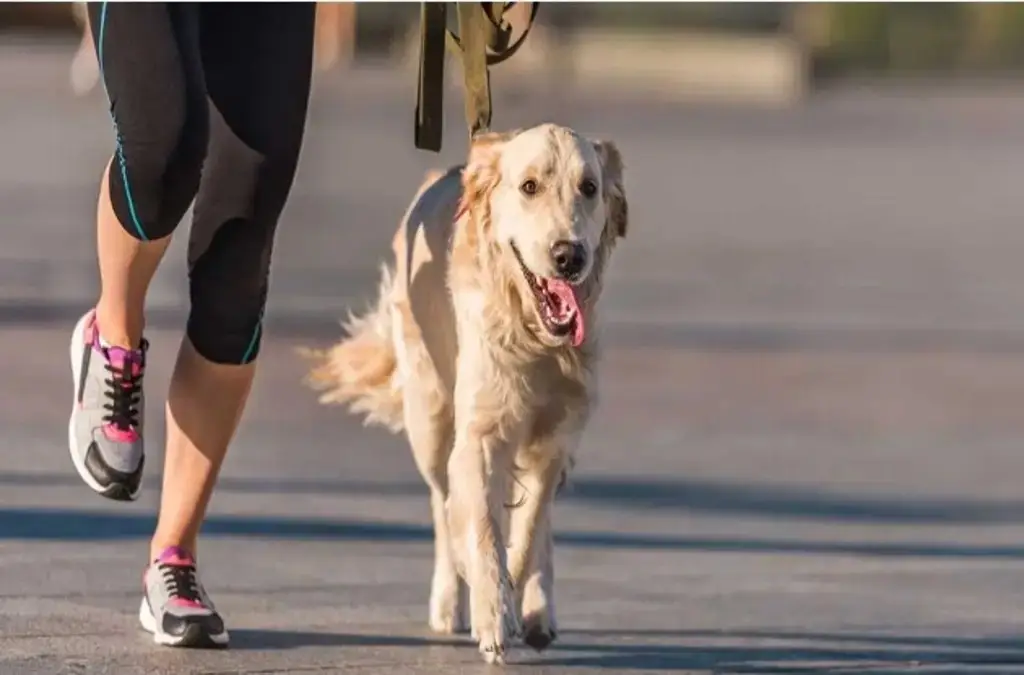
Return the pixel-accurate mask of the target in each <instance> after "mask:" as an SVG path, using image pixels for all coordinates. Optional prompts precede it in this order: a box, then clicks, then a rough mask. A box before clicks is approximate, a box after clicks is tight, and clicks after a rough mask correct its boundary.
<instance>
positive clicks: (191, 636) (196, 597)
mask: <svg viewBox="0 0 1024 675" xmlns="http://www.w3.org/2000/svg"><path fill="white" fill-rule="evenodd" d="M143 583H144V585H145V591H144V594H143V597H142V605H141V606H140V607H139V622H140V623H141V624H142V628H143V629H144V630H146V631H147V632H148V633H151V634H152V635H153V641H154V642H156V643H157V644H159V645H166V646H168V647H193V648H207V649H210V648H220V647H227V645H228V631H227V629H226V628H225V627H224V619H222V618H221V616H220V614H218V613H217V609H216V608H215V607H214V606H213V603H212V602H210V597H209V596H208V595H207V594H206V589H205V588H203V584H202V582H200V581H199V574H198V572H196V561H195V559H194V558H193V557H192V556H191V555H189V553H188V552H187V551H185V550H183V549H181V548H178V547H176V546H172V547H170V548H168V549H166V550H165V551H164V552H163V553H161V554H160V556H159V557H158V558H157V559H156V560H154V561H153V564H152V565H150V566H149V569H147V570H146V574H145V576H144V577H143Z"/></svg>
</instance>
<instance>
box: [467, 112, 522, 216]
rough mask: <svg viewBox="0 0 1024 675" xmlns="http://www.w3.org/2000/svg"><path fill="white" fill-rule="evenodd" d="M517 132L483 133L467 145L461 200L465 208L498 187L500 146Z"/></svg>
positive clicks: (499, 178)
mask: <svg viewBox="0 0 1024 675" xmlns="http://www.w3.org/2000/svg"><path fill="white" fill-rule="evenodd" d="M516 133H518V132H515V131H513V132H508V133H494V132H490V133H483V134H478V135H476V136H474V137H473V139H472V140H471V141H470V144H469V160H468V161H467V162H466V169H465V170H464V171H463V172H462V186H463V193H462V194H463V197H462V198H463V200H465V204H466V205H467V206H471V205H472V204H476V203H478V202H479V201H480V200H481V199H486V198H487V196H488V195H489V194H490V193H491V191H492V190H494V188H495V187H497V186H498V181H499V180H501V172H500V171H499V169H498V157H500V156H501V149H502V146H504V145H505V143H507V142H508V141H509V140H510V139H511V138H512V137H513V136H515V135H516Z"/></svg>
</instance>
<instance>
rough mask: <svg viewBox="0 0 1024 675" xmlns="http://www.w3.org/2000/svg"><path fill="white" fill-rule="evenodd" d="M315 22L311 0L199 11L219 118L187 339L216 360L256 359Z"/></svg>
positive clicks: (195, 256) (192, 247)
mask: <svg viewBox="0 0 1024 675" xmlns="http://www.w3.org/2000/svg"><path fill="white" fill-rule="evenodd" d="M314 21H315V5H314V4H312V3H251V4H250V3H210V4H208V5H203V6H202V8H201V15H200V29H199V34H200V44H201V48H202V61H203V69H204V75H205V81H206V88H207V92H208V93H209V97H210V101H211V103H212V104H213V113H212V117H211V135H210V145H209V151H208V155H207V159H206V164H205V166H204V170H203V178H202V182H201V184H200V187H199V194H198V196H197V198H196V205H195V212H194V220H193V224H192V235H191V237H190V242H189V267H190V283H191V299H192V309H191V313H190V317H189V327H188V335H189V339H190V340H191V341H192V343H193V345H194V346H195V347H196V350H197V351H198V352H199V353H200V354H201V355H202V356H204V357H205V358H207V359H209V360H211V361H214V362H217V363H247V362H249V361H252V360H253V359H254V358H255V357H256V355H257V353H258V349H259V343H260V333H261V326H262V318H263V310H264V306H265V303H266V295H267V290H268V279H269V269H270V260H271V255H272V251H273V243H274V234H275V229H276V227H277V221H278V218H279V217H280V215H281V211H282V209H283V208H284V205H285V202H286V201H287V198H288V194H289V192H290V190H291V186H292V182H293V180H294V176H295V170H296V167H297V165H298V159H299V151H300V149H301V147H302V140H303V135H304V132H305V124H306V111H307V107H308V102H309V92H310V83H311V74H312V60H313V35H314Z"/></svg>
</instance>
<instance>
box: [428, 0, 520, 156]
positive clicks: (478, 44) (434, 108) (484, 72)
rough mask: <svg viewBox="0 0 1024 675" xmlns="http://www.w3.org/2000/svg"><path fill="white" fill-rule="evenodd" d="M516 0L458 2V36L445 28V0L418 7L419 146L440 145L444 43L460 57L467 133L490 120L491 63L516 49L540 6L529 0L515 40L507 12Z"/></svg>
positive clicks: (485, 126) (473, 132) (475, 131)
mask: <svg viewBox="0 0 1024 675" xmlns="http://www.w3.org/2000/svg"><path fill="white" fill-rule="evenodd" d="M516 4H518V3H515V2H481V3H475V2H460V3H458V4H457V6H456V11H457V16H458V21H459V36H456V35H454V34H453V33H452V32H451V31H449V30H448V28H447V20H448V15H447V7H446V3H443V2H441V3H433V2H424V3H422V5H421V9H420V21H421V26H420V64H419V81H418V86H417V93H416V120H415V132H414V135H415V141H416V147H417V148H419V149H420V150H431V151H433V152H440V151H441V143H442V132H443V129H442V125H443V114H444V54H445V50H446V48H447V49H448V50H451V51H452V52H453V53H454V54H456V55H457V56H458V57H459V58H460V59H461V62H462V75H463V85H464V90H463V91H464V97H465V114H466V126H467V127H468V128H469V134H470V138H472V137H474V136H476V135H477V134H479V133H483V132H486V131H487V130H488V129H490V126H491V116H492V113H493V111H492V101H491V77H490V70H489V68H490V66H494V65H497V64H499V63H503V62H505V61H507V60H508V59H509V58H511V57H512V56H513V55H515V53H516V52H518V51H519V48H520V47H522V46H523V43H524V42H525V41H526V36H527V35H528V34H529V33H530V29H531V28H533V24H534V21H535V20H536V18H537V12H538V10H539V8H540V6H539V3H538V2H533V3H532V6H531V8H530V16H529V19H528V20H527V23H526V26H525V28H524V29H523V33H522V35H520V36H519V39H517V40H516V41H515V42H514V43H511V44H510V40H511V38H512V26H511V24H510V23H509V22H508V21H506V20H505V16H504V15H505V13H506V12H508V10H509V9H511V8H512V7H514V6H515V5H516Z"/></svg>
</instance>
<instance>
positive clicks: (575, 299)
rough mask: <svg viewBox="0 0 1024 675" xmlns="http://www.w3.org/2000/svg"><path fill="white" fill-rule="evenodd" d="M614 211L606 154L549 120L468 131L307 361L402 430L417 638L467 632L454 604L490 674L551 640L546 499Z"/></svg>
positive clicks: (578, 425)
mask: <svg viewBox="0 0 1024 675" xmlns="http://www.w3.org/2000/svg"><path fill="white" fill-rule="evenodd" d="M627 216H628V205H627V201H626V195H625V190H624V183H623V164H622V159H621V156H620V154H619V151H618V149H617V148H616V146H615V145H614V143H612V142H609V141H592V140H588V139H587V138H584V137H583V136H581V135H580V134H578V133H576V132H575V131H573V130H572V129H569V128H566V127H561V126H556V125H553V124H544V125H540V126H536V127H533V128H530V129H526V130H521V131H514V132H511V133H486V134H481V135H478V136H477V137H476V138H475V139H474V140H473V141H472V142H471V147H470V151H469V157H468V160H467V162H466V163H465V164H464V165H461V166H456V167H453V168H451V169H449V170H448V171H445V172H441V171H435V172H431V173H430V174H428V176H427V179H426V181H425V182H424V184H423V185H422V186H421V187H420V189H419V191H418V192H417V194H416V197H415V199H414V200H413V202H412V204H411V206H410V207H409V209H408V210H407V211H406V213H405V216H404V218H403V219H402V221H401V224H400V226H399V228H398V231H397V232H396V234H395V237H394V240H393V249H394V256H395V261H394V263H393V265H385V266H384V267H383V274H382V278H381V281H380V288H379V295H378V299H377V302H376V304H375V305H374V306H372V307H371V308H370V309H369V310H368V311H367V312H366V313H365V314H363V315H362V316H353V315H351V314H350V316H349V320H348V322H347V324H346V326H345V328H346V329H347V331H346V332H347V333H348V335H347V337H345V338H344V339H342V340H341V341H340V342H338V343H336V344H335V345H334V346H332V347H331V348H329V349H326V350H320V351H315V350H306V351H305V354H306V356H307V357H309V358H311V359H313V363H312V364H311V369H310V372H309V373H308V375H307V377H306V383H307V384H308V385H310V386H311V387H313V388H314V389H317V390H319V391H321V392H322V393H321V396H320V401H321V402H322V403H324V404H347V405H349V406H350V409H351V410H352V411H353V412H355V413H361V414H363V415H365V422H366V423H367V424H370V425H379V426H383V427H386V428H387V429H390V430H391V431H392V432H396V433H397V432H401V431H402V430H404V431H405V434H406V436H407V438H408V441H409V444H410V446H411V448H412V454H413V457H414V458H415V462H416V465H417V467H418V468H419V471H420V473H421V474H422V476H423V479H424V480H425V481H426V483H427V485H428V487H429V488H430V505H431V511H432V515H433V525H434V535H435V542H434V544H435V551H434V552H435V560H434V573H433V581H432V584H431V591H430V611H429V624H430V627H431V628H432V629H433V630H434V631H436V632H439V633H456V632H460V631H462V630H464V629H465V628H466V616H465V613H466V609H467V607H466V601H467V600H468V610H469V624H470V628H471V631H472V635H473V638H474V639H475V640H476V641H478V642H479V648H480V652H481V653H482V654H483V656H484V659H485V660H486V661H487V662H488V663H503V662H504V655H505V652H506V649H507V648H508V647H509V646H510V642H511V640H512V639H513V638H514V637H519V636H521V637H522V638H523V641H524V642H525V643H526V644H527V645H528V646H530V647H532V648H534V649H536V650H537V651H541V650H543V649H545V648H546V647H548V646H549V645H550V644H551V642H552V641H553V640H554V639H555V637H556V621H555V611H554V595H553V592H554V587H553V586H554V576H553V575H554V561H553V551H552V549H553V539H552V526H551V504H552V502H553V500H554V497H555V493H556V491H557V490H558V488H559V487H560V486H561V483H562V482H563V481H564V480H565V478H566V476H567V475H568V473H569V471H570V470H571V468H572V466H573V463H574V453H575V450H576V446H577V444H578V442H579V438H580V434H581V432H582V431H583V428H584V425H585V423H586V421H587V419H588V417H589V415H590V413H591V410H592V408H593V405H594V403H595V401H596V399H595V393H596V387H595V376H596V368H597V365H598V357H599V349H598V339H597V335H596V332H595V324H596V322H597V304H598V300H599V298H600V295H601V290H602V285H603V282H604V277H605V270H606V267H607V265H608V262H609V259H610V256H611V254H612V252H613V250H614V249H615V247H616V244H617V242H618V240H619V239H621V238H622V237H624V236H625V235H626V228H627V220H628V217H627ZM467 587H468V588H467ZM467 596H468V597H467Z"/></svg>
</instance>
